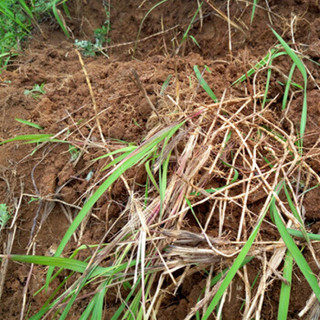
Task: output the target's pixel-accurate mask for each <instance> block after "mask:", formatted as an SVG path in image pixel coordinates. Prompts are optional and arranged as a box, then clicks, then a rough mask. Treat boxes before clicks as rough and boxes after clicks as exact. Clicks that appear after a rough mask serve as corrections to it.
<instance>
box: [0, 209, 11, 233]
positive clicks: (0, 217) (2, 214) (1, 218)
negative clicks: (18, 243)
mask: <svg viewBox="0 0 320 320" xmlns="http://www.w3.org/2000/svg"><path fill="white" fill-rule="evenodd" d="M10 218H11V215H10V214H9V212H8V208H7V205H6V204H5V203H1V204H0V231H1V230H2V229H3V228H4V227H5V225H6V224H7V222H8V221H9V220H10Z"/></svg>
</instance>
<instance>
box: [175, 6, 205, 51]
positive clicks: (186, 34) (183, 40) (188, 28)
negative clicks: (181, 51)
mask: <svg viewBox="0 0 320 320" xmlns="http://www.w3.org/2000/svg"><path fill="white" fill-rule="evenodd" d="M202 5H203V2H201V3H200V5H199V6H198V8H197V10H196V12H195V13H194V15H193V17H192V19H191V21H190V23H189V25H188V27H187V30H186V31H185V32H184V34H183V36H182V40H181V43H180V46H181V45H182V44H183V43H184V42H185V41H186V39H187V38H188V34H189V31H190V29H191V27H192V25H193V22H194V20H195V19H196V17H197V15H198V13H199V11H200V9H201V7H202Z"/></svg>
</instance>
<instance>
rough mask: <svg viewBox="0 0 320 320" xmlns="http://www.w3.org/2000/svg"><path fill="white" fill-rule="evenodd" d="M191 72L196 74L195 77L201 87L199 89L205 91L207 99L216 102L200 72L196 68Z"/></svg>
mask: <svg viewBox="0 0 320 320" xmlns="http://www.w3.org/2000/svg"><path fill="white" fill-rule="evenodd" d="M193 70H194V72H195V74H196V77H197V79H198V81H199V83H200V85H201V87H202V88H203V89H204V90H205V92H206V93H207V94H208V95H209V97H210V98H211V99H212V100H213V101H214V102H218V99H217V97H216V95H215V94H214V93H213V91H212V90H211V88H210V87H209V85H208V84H207V82H206V81H205V80H204V79H203V76H202V73H201V72H200V70H199V68H198V66H194V67H193Z"/></svg>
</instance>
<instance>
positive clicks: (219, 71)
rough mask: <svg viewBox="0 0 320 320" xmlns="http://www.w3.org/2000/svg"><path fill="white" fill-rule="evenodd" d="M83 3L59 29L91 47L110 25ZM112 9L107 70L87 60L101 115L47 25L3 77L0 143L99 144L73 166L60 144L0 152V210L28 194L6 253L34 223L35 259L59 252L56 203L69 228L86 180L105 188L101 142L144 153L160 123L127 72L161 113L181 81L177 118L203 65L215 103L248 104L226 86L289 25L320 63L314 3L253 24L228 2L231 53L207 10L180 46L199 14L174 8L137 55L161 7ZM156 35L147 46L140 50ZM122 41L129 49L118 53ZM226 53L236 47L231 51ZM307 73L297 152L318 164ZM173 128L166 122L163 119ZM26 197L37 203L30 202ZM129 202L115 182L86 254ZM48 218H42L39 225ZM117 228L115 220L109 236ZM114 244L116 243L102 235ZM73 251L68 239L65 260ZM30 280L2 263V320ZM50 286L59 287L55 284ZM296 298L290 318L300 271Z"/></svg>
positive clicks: (36, 278)
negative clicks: (29, 139)
mask: <svg viewBox="0 0 320 320" xmlns="http://www.w3.org/2000/svg"><path fill="white" fill-rule="evenodd" d="M87 2H88V3H89V1H77V0H75V1H71V3H70V4H69V2H68V6H69V7H70V12H71V14H72V20H68V19H66V23H67V25H68V26H69V27H70V29H71V31H72V32H73V35H74V37H75V38H77V39H92V38H93V30H94V29H96V28H98V27H101V25H102V24H103V23H104V21H105V19H106V17H105V13H104V9H103V6H102V1H95V0H93V1H90V5H88V3H87ZM111 3H112V8H111V25H112V30H111V31H110V33H109V37H110V39H111V42H110V43H109V44H108V46H109V47H110V48H109V49H108V51H107V54H108V56H109V57H110V58H109V59H107V58H106V57H105V56H103V55H99V56H96V57H90V58H84V57H83V60H84V64H85V69H86V70H87V72H88V75H89V78H90V81H91V85H92V89H93V94H94V98H95V102H96V109H95V107H94V105H93V103H92V97H91V95H90V91H89V87H88V84H87V82H86V77H85V75H84V72H83V69H82V67H81V64H80V61H79V57H78V55H77V53H76V52H75V47H74V46H73V42H72V41H68V40H67V39H66V38H65V36H64V34H63V33H62V32H61V31H60V29H59V28H58V27H57V25H56V24H55V23H54V21H51V20H49V21H46V22H44V23H43V24H41V28H42V30H43V32H44V33H45V34H46V35H47V39H43V38H42V36H41V34H40V33H39V32H38V31H37V30H35V31H34V35H33V37H32V39H30V42H29V43H28V44H26V48H25V50H24V52H23V54H21V55H20V56H19V58H17V59H16V60H15V61H13V63H12V65H11V66H9V68H8V70H7V71H4V72H3V73H2V74H1V86H0V106H1V113H0V114H1V125H0V128H1V139H9V138H11V137H14V136H16V135H21V134H36V133H39V130H38V129H35V128H30V127H28V126H25V125H23V124H21V123H19V122H17V121H15V120H14V119H15V118H21V119H25V120H29V121H32V122H34V123H37V124H39V125H40V126H42V127H43V128H44V130H43V131H41V133H51V134H57V133H59V132H61V131H62V130H65V133H67V130H68V131H69V132H73V131H74V132H75V134H74V135H73V136H72V137H73V138H72V139H73V140H72V141H71V143H72V144H73V145H74V146H76V147H78V148H80V149H81V147H83V143H84V141H85V138H86V137H88V136H89V137H90V140H91V142H93V143H96V144H97V145H96V147H92V150H91V149H90V153H86V152H84V153H83V154H82V156H81V157H80V158H79V160H77V161H72V160H71V156H70V152H69V151H68V150H69V145H66V144H58V143H57V144H54V145H46V146H44V147H43V148H42V149H40V150H39V151H38V152H37V153H35V154H34V155H31V152H32V150H33V148H34V145H25V144H21V143H11V144H5V145H1V146H0V148H1V153H0V178H1V179H0V203H7V204H8V205H9V207H10V208H11V210H12V212H13V209H14V208H15V206H17V205H18V203H19V199H20V195H21V194H24V196H23V197H22V201H21V205H20V208H19V211H18V216H17V220H16V227H17V229H16V233H15V239H14V243H13V248H12V250H11V252H12V253H16V254H19V253H20V254H26V252H27V250H28V249H30V246H29V241H30V237H31V236H34V234H33V235H32V234H31V230H32V229H33V226H35V225H37V226H38V225H39V224H41V229H40V231H39V232H38V234H37V238H36V246H35V254H37V255H44V254H48V251H49V250H50V248H52V246H53V247H54V246H55V245H57V244H58V243H59V241H60V240H61V238H62V236H63V235H64V233H65V231H66V230H67V228H68V226H69V221H68V219H67V218H66V215H65V213H64V211H63V209H62V205H61V203H62V202H65V203H68V204H72V205H73V206H72V207H69V209H68V211H69V212H68V214H70V216H71V217H74V216H75V215H76V213H77V212H78V209H77V208H79V207H82V205H83V203H84V201H85V198H86V197H88V196H89V191H88V187H89V183H88V181H87V179H86V178H87V176H88V174H89V173H90V172H92V173H93V177H92V179H93V181H94V182H96V181H98V180H99V179H100V178H101V175H99V174H98V172H99V170H100V169H101V168H102V167H103V166H104V165H105V162H104V161H103V160H101V161H98V162H95V163H92V162H91V160H92V159H94V158H96V157H98V156H101V155H103V154H104V153H106V150H104V149H103V148H102V147H101V144H102V143H103V142H102V141H101V133H102V135H103V136H104V139H105V141H106V142H107V143H108V144H109V145H111V146H112V147H113V148H114V149H116V148H117V147H118V146H119V141H118V140H124V141H128V142H135V143H140V142H141V141H142V139H143V138H144V137H145V136H146V134H147V133H148V132H149V131H150V130H152V128H154V127H155V125H156V124H157V121H159V120H158V119H157V117H155V115H154V113H153V112H152V110H151V108H150V106H149V104H148V102H147V101H146V99H145V97H144V95H143V93H142V91H141V90H140V89H139V88H138V87H137V85H136V83H135V81H134V79H133V73H132V71H131V70H132V69H134V70H136V72H137V74H138V75H139V77H140V80H141V82H142V84H143V86H144V88H145V89H146V92H147V94H148V96H149V98H150V99H151V101H152V103H153V104H154V105H155V106H156V108H157V109H158V110H162V111H164V110H166V108H168V109H169V107H168V106H169V105H170V104H171V105H172V103H173V102H172V101H170V99H167V98H163V97H162V96H161V95H160V92H161V88H162V85H163V83H164V81H165V80H166V79H167V77H168V76H169V75H171V76H172V80H171V81H170V83H169V86H168V88H167V91H168V92H170V93H172V96H174V92H175V90H176V82H179V85H180V100H181V106H180V107H181V108H182V110H184V109H185V108H186V104H187V103H188V101H192V103H201V102H203V101H210V100H209V97H208V96H207V95H206V94H205V93H204V92H203V90H202V89H201V88H196V89H195V88H190V76H191V75H192V77H193V79H194V71H193V67H194V65H198V66H199V67H200V66H201V68H202V69H203V66H204V65H206V66H208V67H209V68H210V70H211V71H212V73H206V76H205V78H206V81H207V82H208V84H209V85H210V86H211V88H213V91H214V92H215V94H216V95H217V97H221V96H222V94H223V92H224V90H225V89H226V90H227V91H226V96H227V97H231V96H245V95H246V94H247V93H248V91H247V89H246V87H245V85H240V86H238V87H233V88H231V84H232V82H233V81H235V80H236V79H237V78H238V77H239V76H241V75H242V74H243V73H244V72H245V71H246V70H248V69H250V68H251V67H252V66H253V65H255V64H256V63H257V62H258V61H259V60H260V59H261V58H262V57H263V56H265V55H266V53H267V52H268V50H269V49H270V48H271V47H272V46H273V45H274V44H275V43H276V39H275V37H274V35H273V33H272V31H271V29H270V28H269V27H268V25H270V24H271V25H272V26H273V28H274V29H275V30H276V31H277V32H278V33H279V34H281V35H282V37H283V38H284V39H285V40H286V41H288V42H290V43H291V42H292V35H291V30H290V23H291V21H292V19H293V17H296V18H295V21H294V37H295V38H294V39H295V44H294V45H295V46H297V48H299V51H300V52H303V53H304V54H305V55H306V56H307V57H310V58H312V59H314V60H315V61H316V62H319V59H320V16H319V14H320V9H319V5H317V4H316V1H311V0H310V1H307V0H302V1H293V0H285V1H271V0H270V1H268V3H269V6H270V8H269V9H270V12H269V13H268V11H267V10H266V7H265V2H262V1H261V6H262V8H257V11H256V13H255V17H254V20H253V23H252V24H250V17H251V6H246V4H245V2H244V1H231V2H230V3H231V5H230V17H232V21H233V22H234V23H235V25H236V26H237V27H233V26H231V42H230V41H229V40H230V38H229V35H228V23H227V21H226V20H224V19H223V18H222V17H221V16H220V15H219V14H218V13H217V11H214V10H213V8H212V7H210V6H209V5H208V4H207V3H205V4H204V5H203V7H202V14H203V19H202V20H200V19H198V18H197V19H196V21H195V22H194V24H193V25H192V27H191V29H190V35H192V36H194V37H195V39H196V40H197V42H198V44H199V46H198V45H197V44H196V43H195V42H194V41H192V39H191V38H188V39H187V40H186V41H185V42H184V43H183V44H182V45H181V38H182V35H183V33H184V31H185V30H186V29H187V27H188V25H189V23H190V21H191V19H192V16H193V15H194V13H195V11H196V9H197V1H185V0H175V1H173V0H169V1H167V2H165V3H164V4H162V5H159V6H158V7H157V8H156V9H154V10H153V11H152V12H151V13H150V14H149V15H148V17H147V18H146V19H145V20H144V23H143V25H142V27H141V33H140V36H139V42H138V43H137V47H136V48H135V43H134V41H135V40H136V38H137V34H138V32H139V27H140V24H141V21H142V19H143V18H144V16H145V14H146V13H147V12H148V10H149V9H150V8H151V7H152V6H153V5H155V4H156V3H157V1H147V2H146V3H145V4H144V5H143V6H142V7H141V8H138V6H139V5H140V4H141V1H129V3H128V1H124V0H119V1H111ZM212 3H213V2H212ZM215 7H216V8H218V9H219V10H220V11H222V12H223V13H224V14H225V15H227V1H215ZM169 29H170V30H169ZM167 30H169V31H167ZM162 31H163V33H161V32H162ZM157 33H160V34H157ZM154 34H157V35H154ZM151 35H154V36H153V37H150V38H148V39H147V40H144V39H145V38H146V37H149V36H151ZM126 42H129V44H127V45H123V44H124V43H126ZM229 43H231V45H232V47H231V48H230V46H229ZM133 54H134V56H133ZM305 63H306V66H307V67H308V69H309V71H310V74H312V76H313V77H314V81H312V80H310V81H309V85H308V105H309V113H308V126H307V129H306V138H305V142H304V143H305V147H306V148H309V149H308V152H310V153H312V152H314V153H315V151H314V150H315V146H316V144H317V143H318V142H319V140H318V139H319V126H320V91H319V88H318V86H317V85H320V77H319V72H320V68H319V65H316V64H314V63H312V62H310V61H309V60H305ZM290 67H291V62H290V61H288V59H287V58H283V59H282V58H280V59H279V61H278V64H277V68H279V69H280V70H281V72H282V73H284V74H288V72H289V70H290ZM202 69H201V70H202ZM173 79H174V80H173ZM282 80H283V79H281V81H282ZM299 80H300V81H301V78H300V76H299V75H298V73H297V75H296V80H295V81H299ZM41 83H44V84H45V86H44V88H45V90H46V94H45V95H41V96H39V97H38V98H33V97H32V96H26V95H25V94H24V90H25V89H29V90H30V89H31V88H32V87H33V86H34V84H41ZM262 85H263V84H262V83H261V86H262ZM248 87H249V86H248ZM277 94H279V96H278V98H277V99H278V100H277V102H278V105H279V109H278V110H273V112H274V115H275V117H276V116H277V115H278V114H280V113H281V101H282V99H281V98H282V95H283V87H282V86H281V85H279V84H278V83H277V79H272V80H271V89H270V95H271V96H276V95H277ZM184 104H185V105H184ZM301 105H302V94H301V95H300V96H294V97H293V100H292V103H291V109H290V111H289V113H288V115H289V116H290V118H291V119H292V121H293V123H294V125H295V126H296V127H297V128H298V126H299V121H300V117H301ZM96 114H99V120H100V124H99V125H100V127H101V133H100V132H99V130H98V124H97V123H96V120H95V115H96ZM168 118H169V119H170V116H169V117H168ZM173 118H174V117H173ZM275 121H277V120H276V119H275ZM284 126H285V124H284ZM308 161H309V163H310V165H311V167H312V168H313V170H315V171H316V172H319V171H320V170H319V164H320V163H319V161H320V158H319V155H317V156H314V157H313V158H312V159H311V160H308ZM126 177H127V179H128V181H129V182H130V183H131V185H132V186H135V188H138V184H141V183H144V182H145V179H146V176H145V173H144V170H137V171H133V170H132V171H130V170H129V172H127V173H126ZM319 192H320V191H319V190H318V189H314V190H312V191H311V192H309V193H308V194H307V195H306V207H305V212H306V215H305V217H306V224H307V225H308V226H309V227H310V230H312V232H314V233H318V232H319V227H320V206H319V196H320V195H319ZM32 197H34V198H38V199H39V198H43V200H42V201H39V200H36V201H33V202H31V203H30V199H31V198H32ZM127 197H128V194H127V191H126V188H125V186H124V184H123V183H122V182H121V181H119V182H116V183H115V185H114V186H113V187H112V189H111V190H109V191H108V193H107V194H105V195H104V196H102V198H101V199H100V200H99V201H98V203H97V205H96V206H95V208H94V210H93V215H92V217H91V218H90V220H89V221H88V224H87V226H86V228H85V230H84V232H83V235H82V238H81V243H86V244H95V243H99V242H100V240H101V238H103V236H104V234H105V232H106V230H107V229H108V227H109V226H110V225H111V224H112V223H113V222H114V221H115V220H116V218H117V217H118V215H119V213H120V212H121V211H122V209H123V208H124V207H125V205H126V199H127ZM264 197H265V195H264V194H263V193H262V194H261V195H260V194H258V193H257V194H255V197H253V198H252V199H251V200H250V202H249V203H250V205H251V206H252V207H251V210H252V211H255V209H254V208H256V210H258V208H259V200H261V198H264ZM57 200H58V201H57ZM205 210H206V208H203V212H205ZM37 212H39V214H38V215H37ZM45 214H47V215H48V216H47V217H46V218H44V216H45ZM237 214H238V213H237V212H236V211H232V209H230V215H232V216H233V218H231V219H230V220H228V228H229V229H230V232H232V231H233V230H234V229H236V228H237V227H238V218H237ZM41 219H43V221H42V220H41ZM213 221H215V220H213ZM215 222H216V225H215V223H212V225H211V226H210V228H211V230H210V231H209V234H211V235H212V236H214V235H215V231H216V229H217V224H218V221H215ZM124 223H125V222H124V221H122V222H121V221H120V223H118V224H117V227H116V229H115V230H114V231H113V233H115V232H116V231H117V230H119V229H120V228H121V226H122V224H124ZM9 225H10V222H9ZM194 225H195V223H193V222H192V218H190V221H189V228H190V230H191V231H195V230H194ZM36 230H37V228H36ZM11 231H12V230H11V229H8V228H7V229H5V230H3V231H1V234H0V240H1V252H6V247H5V244H6V241H7V235H8V234H9V232H11ZM262 233H263V235H264V236H265V239H264V240H277V238H278V234H277V233H276V231H275V230H274V229H273V228H272V227H271V226H270V225H268V224H265V226H264V229H263V231H262ZM111 236H112V234H111V235H109V237H111ZM76 247H78V244H77V242H75V241H74V240H72V242H71V243H70V244H69V245H68V247H67V250H66V252H68V251H71V250H73V249H75V248H76ZM318 250H319V248H318ZM308 256H309V254H307V257H308ZM310 260H311V255H310ZM313 267H314V272H315V273H316V274H318V271H317V268H316V266H313ZM248 268H249V270H250V272H249V274H250V277H252V279H249V280H250V282H251V283H252V281H253V280H254V278H255V277H256V275H257V274H258V272H259V269H260V268H261V264H260V263H259V262H257V261H253V262H252V263H250V264H249V266H248ZM29 271H30V266H29V265H25V264H19V263H13V262H9V268H8V272H7V273H6V278H5V282H4V287H3V293H2V298H1V299H2V300H1V305H0V318H1V319H18V318H19V317H20V312H21V307H22V298H23V290H24V287H25V285H26V282H27V277H28V274H29ZM45 274H46V270H44V268H40V267H35V268H34V270H33V273H32V277H31V280H30V281H31V282H30V284H29V292H28V293H27V296H26V297H27V309H28V310H29V314H30V315H32V314H34V313H35V312H36V311H37V310H39V308H40V307H41V305H42V304H43V303H44V302H45V300H46V299H47V296H49V295H50V293H51V292H52V291H50V290H49V292H48V293H47V294H45V293H41V294H40V295H38V296H36V297H33V296H32V294H33V293H34V292H36V291H37V290H38V289H39V288H40V287H41V286H42V285H43V283H44V279H45ZM56 281H57V283H59V281H58V279H57V280H56ZM205 281H206V280H205V277H204V275H203V274H201V273H198V274H195V275H193V276H190V277H189V278H187V279H186V281H185V282H184V284H183V285H182V287H181V289H180V290H179V292H178V294H177V296H175V297H171V296H170V298H168V299H164V301H163V304H162V305H161V308H160V311H161V312H159V315H158V318H157V319H177V320H180V319H184V317H185V316H186V315H187V314H188V312H189V311H190V309H191V308H192V307H193V306H194V305H195V303H196V302H197V299H198V297H199V295H200V293H201V291H202V289H203V287H204V285H205ZM233 286H234V288H232V293H231V298H230V299H229V298H228V299H229V300H228V301H227V302H226V304H225V308H224V310H223V319H240V317H241V315H240V314H239V310H240V307H241V304H242V299H243V297H244V287H243V284H242V282H241V281H240V279H236V281H235V282H234V283H233ZM280 286H281V281H280V280H278V279H276V280H274V282H273V284H272V285H271V286H270V288H269V291H268V292H267V293H266V294H267V297H266V299H265V301H268V304H264V305H263V306H262V312H261V315H262V319H276V316H277V308H278V299H279V292H280ZM53 287H54V285H53ZM292 288H293V289H292V298H291V303H290V310H289V315H290V316H289V318H290V319H298V316H297V313H298V312H299V311H300V310H301V309H302V308H303V307H304V305H305V303H306V301H307V299H308V298H309V296H310V294H311V289H310V288H309V286H308V285H307V283H306V281H305V279H304V278H303V277H302V276H301V273H300V271H299V270H298V269H297V268H295V272H294V279H293V286H292ZM51 290H52V289H51ZM108 299H110V301H108V308H109V311H108V315H107V316H106V319H109V317H110V315H111V313H112V310H113V308H114V306H116V305H117V303H118V302H117V300H116V297H112V298H108ZM79 310H81V309H79ZM110 310H111V311H110ZM79 312H81V311H79ZM78 317H79V314H77V313H75V314H74V316H73V317H72V319H77V318H78ZM70 319H71V318H70Z"/></svg>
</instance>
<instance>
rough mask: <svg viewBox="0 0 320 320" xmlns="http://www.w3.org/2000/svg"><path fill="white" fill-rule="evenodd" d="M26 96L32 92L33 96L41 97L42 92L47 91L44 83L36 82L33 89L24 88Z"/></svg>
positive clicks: (35, 97)
mask: <svg viewBox="0 0 320 320" xmlns="http://www.w3.org/2000/svg"><path fill="white" fill-rule="evenodd" d="M23 93H24V94H25V95H26V96H28V95H29V94H31V96H32V98H34V99H37V98H39V97H40V95H41V94H45V93H46V91H45V90H44V83H41V84H40V85H39V84H35V85H34V86H33V88H32V89H31V90H27V89H26V90H24V92H23Z"/></svg>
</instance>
